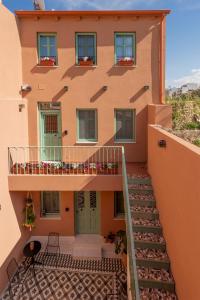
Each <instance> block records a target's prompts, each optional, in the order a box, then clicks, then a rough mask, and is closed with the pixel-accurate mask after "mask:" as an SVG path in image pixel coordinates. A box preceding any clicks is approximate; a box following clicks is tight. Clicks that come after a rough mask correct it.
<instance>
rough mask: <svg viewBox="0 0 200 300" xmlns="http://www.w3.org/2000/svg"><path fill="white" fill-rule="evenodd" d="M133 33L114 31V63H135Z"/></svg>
mask: <svg viewBox="0 0 200 300" xmlns="http://www.w3.org/2000/svg"><path fill="white" fill-rule="evenodd" d="M135 52H136V50H135V33H115V63H116V64H119V65H133V64H135V58H136V57H135V56H136V55H135Z"/></svg>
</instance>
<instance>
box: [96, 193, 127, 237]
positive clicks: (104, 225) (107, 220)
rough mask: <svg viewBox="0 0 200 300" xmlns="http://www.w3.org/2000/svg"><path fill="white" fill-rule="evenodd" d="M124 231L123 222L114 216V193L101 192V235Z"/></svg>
mask: <svg viewBox="0 0 200 300" xmlns="http://www.w3.org/2000/svg"><path fill="white" fill-rule="evenodd" d="M121 229H123V230H125V220H124V219H117V218H115V216H114V192H101V234H102V235H103V236H105V235H107V234H108V233H109V232H110V231H112V232H117V231H118V230H121Z"/></svg>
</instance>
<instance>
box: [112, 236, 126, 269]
mask: <svg viewBox="0 0 200 300" xmlns="http://www.w3.org/2000/svg"><path fill="white" fill-rule="evenodd" d="M115 253H116V254H119V255H121V258H122V262H123V264H124V266H125V267H127V237H126V231H124V230H119V231H118V232H117V233H116V238H115Z"/></svg>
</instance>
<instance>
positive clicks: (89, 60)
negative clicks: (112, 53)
mask: <svg viewBox="0 0 200 300" xmlns="http://www.w3.org/2000/svg"><path fill="white" fill-rule="evenodd" d="M79 65H80V66H92V65H93V60H92V58H91V57H89V56H84V57H83V58H79Z"/></svg>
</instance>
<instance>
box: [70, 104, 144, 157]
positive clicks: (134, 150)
mask: <svg viewBox="0 0 200 300" xmlns="http://www.w3.org/2000/svg"><path fill="white" fill-rule="evenodd" d="M133 109H134V108H133ZM135 128H136V129H135V141H136V142H133V143H125V144H124V143H115V135H113V136H112V137H111V138H110V139H109V140H107V141H105V142H104V141H103V142H102V143H101V141H100V143H101V144H99V142H97V143H95V144H94V147H95V146H99V147H101V146H116V147H117V146H124V149H125V155H126V161H127V162H136V161H137V162H146V160H147V130H148V106H147V105H146V106H145V107H144V108H143V109H142V110H141V111H139V112H137V115H136V124H135ZM113 132H114V124H113ZM77 145H79V146H80V143H78V142H76V143H74V146H77ZM84 146H90V147H92V146H93V145H92V144H91V143H88V144H87V143H86V144H84ZM96 157H97V155H96V154H93V155H92V156H91V157H90V158H89V159H90V160H91V161H92V159H94V160H95V158H96ZM141 157H143V158H144V159H141Z"/></svg>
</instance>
